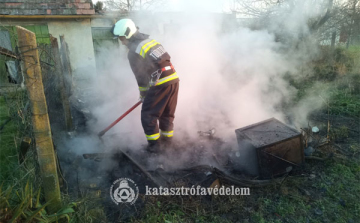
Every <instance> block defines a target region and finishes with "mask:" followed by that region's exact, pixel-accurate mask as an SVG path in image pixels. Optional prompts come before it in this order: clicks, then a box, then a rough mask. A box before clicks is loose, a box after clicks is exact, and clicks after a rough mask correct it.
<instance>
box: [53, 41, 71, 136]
mask: <svg viewBox="0 0 360 223" xmlns="http://www.w3.org/2000/svg"><path fill="white" fill-rule="evenodd" d="M50 41H51V48H52V52H53V57H54V60H55V72H56V76H57V78H58V80H59V83H58V87H59V90H60V96H61V101H62V105H63V109H64V116H65V125H66V129H67V131H73V130H74V126H73V122H72V117H71V110H70V103H69V97H68V94H67V93H66V88H65V81H64V74H63V70H62V66H61V59H60V51H59V46H58V41H57V39H56V38H54V37H53V36H51V35H50Z"/></svg>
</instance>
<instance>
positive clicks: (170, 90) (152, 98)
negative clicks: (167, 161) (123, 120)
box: [141, 82, 179, 143]
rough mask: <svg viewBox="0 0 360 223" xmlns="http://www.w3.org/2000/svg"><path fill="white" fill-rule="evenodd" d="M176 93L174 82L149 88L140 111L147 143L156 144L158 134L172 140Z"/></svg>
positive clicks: (176, 87) (176, 84)
mask: <svg viewBox="0 0 360 223" xmlns="http://www.w3.org/2000/svg"><path fill="white" fill-rule="evenodd" d="M178 91H179V82H176V83H173V84H170V85H168V86H161V85H159V86H154V87H151V88H150V89H149V91H148V92H147V94H146V97H145V99H144V102H143V105H142V109H141V123H142V126H143V128H144V132H145V135H146V138H147V140H148V142H149V143H155V142H157V140H158V139H159V138H160V134H161V137H164V138H169V139H171V138H172V136H173V134H174V133H173V129H174V124H173V121H174V118H175V115H174V114H175V109H176V104H177V98H178ZM158 122H159V124H158ZM159 127H160V131H159Z"/></svg>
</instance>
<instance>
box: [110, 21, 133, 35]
mask: <svg viewBox="0 0 360 223" xmlns="http://www.w3.org/2000/svg"><path fill="white" fill-rule="evenodd" d="M136 31H137V28H136V26H135V23H134V22H133V21H132V20H131V19H120V20H119V21H117V22H116V23H115V25H114V26H113V29H112V33H113V34H114V35H115V38H118V37H119V36H125V37H126V39H130V38H131V37H132V35H134V34H135V33H136Z"/></svg>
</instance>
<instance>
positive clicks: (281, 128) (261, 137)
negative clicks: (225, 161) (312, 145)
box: [235, 118, 304, 178]
mask: <svg viewBox="0 0 360 223" xmlns="http://www.w3.org/2000/svg"><path fill="white" fill-rule="evenodd" d="M235 133H236V136H237V140H238V144H239V153H240V155H239V159H237V162H240V163H238V165H237V166H238V167H239V168H240V169H241V170H242V171H243V172H245V173H246V174H249V175H253V176H260V177H261V178H272V177H276V176H278V175H281V174H284V173H286V172H289V171H290V170H291V169H292V168H293V167H294V166H298V165H300V164H302V163H303V162H304V150H303V145H302V144H303V143H302V135H301V133H300V132H298V131H296V130H295V129H293V128H290V127H289V126H287V125H285V124H283V123H281V122H280V121H278V120H277V119H275V118H271V119H268V120H265V121H262V122H259V123H255V124H253V125H249V126H246V127H243V128H240V129H236V130H235Z"/></svg>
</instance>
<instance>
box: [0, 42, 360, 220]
mask: <svg viewBox="0 0 360 223" xmlns="http://www.w3.org/2000/svg"><path fill="white" fill-rule="evenodd" d="M349 52H350V54H351V55H356V56H359V51H357V49H355V50H354V49H350V50H349ZM353 67H355V68H356V67H357V65H356V64H355V66H353ZM322 75H324V73H323V74H322ZM325 76H326V75H325ZM321 78H324V76H322V77H321ZM314 80H318V78H314V79H311V78H310V79H308V80H305V82H294V81H293V82H292V85H293V86H295V87H296V88H298V90H299V91H298V95H297V98H296V99H295V100H294V102H298V101H300V100H301V99H302V98H303V97H306V95H308V93H309V91H311V90H312V87H313V86H314V85H313V83H314ZM325 82H326V83H325V84H324V85H322V86H326V89H328V90H327V91H326V93H327V94H328V95H327V96H328V97H327V98H326V100H327V102H328V103H329V109H325V110H322V111H319V112H323V113H324V114H327V112H329V113H330V114H332V115H337V116H345V117H351V118H352V119H353V120H357V121H358V124H359V118H360V90H359V89H360V78H359V74H358V73H352V74H348V75H345V76H343V77H341V78H336V79H335V80H331V81H329V80H326V81H325ZM304 83H305V84H304ZM322 90H324V89H322ZM323 92H324V91H323ZM23 107H24V103H19V104H16V103H15V102H14V103H13V104H12V105H11V107H9V104H8V103H6V101H5V99H4V97H0V124H1V125H3V124H4V123H5V121H6V120H8V118H11V121H10V122H8V123H7V124H6V125H5V126H4V128H3V130H2V131H1V134H0V145H1V147H0V182H1V185H2V186H1V191H0V194H1V196H0V222H2V221H5V222H6V221H10V220H11V219H13V222H26V220H28V221H29V222H56V221H57V219H58V218H60V217H63V218H64V219H68V220H67V221H69V222H76V223H78V222H79V223H80V222H81V223H82V222H90V223H91V222H94V223H95V222H96V223H97V222H108V220H107V219H106V212H105V209H104V208H103V207H102V206H101V202H100V200H99V199H94V198H93V197H91V196H85V197H84V198H82V199H80V200H78V201H77V202H76V203H73V202H72V201H71V198H69V197H68V196H66V195H63V203H64V205H63V208H62V210H59V212H58V215H59V216H54V215H50V214H48V213H46V205H47V204H46V202H45V201H44V199H43V195H42V193H41V190H39V188H36V187H35V186H34V184H31V183H28V182H34V181H35V182H37V184H38V183H39V182H38V179H37V177H36V174H37V169H36V165H35V164H34V157H33V156H34V153H31V151H30V153H29V154H28V156H27V158H28V159H27V161H26V162H25V164H23V165H19V164H18V149H17V148H18V145H19V143H20V141H21V137H23V136H28V135H30V131H29V128H28V126H25V125H26V124H27V122H28V121H27V119H26V118H24V116H22V117H20V116H21V113H19V108H23ZM19 114H20V115H19ZM348 124H349V123H341V124H340V125H339V126H331V129H330V138H331V140H332V141H333V142H336V143H339V144H341V146H342V147H343V149H344V150H345V152H346V154H343V153H342V152H339V151H337V150H336V149H334V147H333V146H331V145H329V146H325V147H322V148H321V149H319V150H318V151H317V154H315V155H317V156H323V157H325V156H327V155H328V154H329V153H331V152H333V153H334V154H335V155H334V157H333V158H332V159H328V160H326V161H323V162H322V161H307V162H306V164H305V166H304V168H303V169H302V170H301V173H302V174H303V175H298V176H289V177H288V178H287V179H286V180H285V181H284V182H283V183H282V185H277V186H268V187H265V188H252V189H251V196H239V197H236V196H218V197H216V196H214V197H212V198H209V197H206V198H204V197H196V196H183V197H175V198H174V197H166V196H165V197H162V196H146V198H144V200H145V207H144V210H142V211H141V213H140V214H139V215H137V216H136V217H133V218H132V219H130V220H129V221H131V222H133V223H139V222H149V223H157V222H166V223H176V222H199V223H202V222H206V223H207V222H223V223H228V222H264V223H265V222H266V223H267V222H274V223H275V222H279V223H280V222H304V223H305V222H314V223H317V222H319V223H320V222H335V223H336V222H339V223H352V222H358V219H360V204H359V202H358V201H359V200H360V165H359V159H360V157H359V154H360V142H359V140H358V138H354V137H353V135H354V132H351V131H353V130H351V127H350V126H349V125H348ZM358 124H357V125H358ZM325 126H326V123H325ZM357 134H359V133H357ZM32 149H33V150H32V151H34V148H32ZM2 218H3V219H2Z"/></svg>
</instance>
